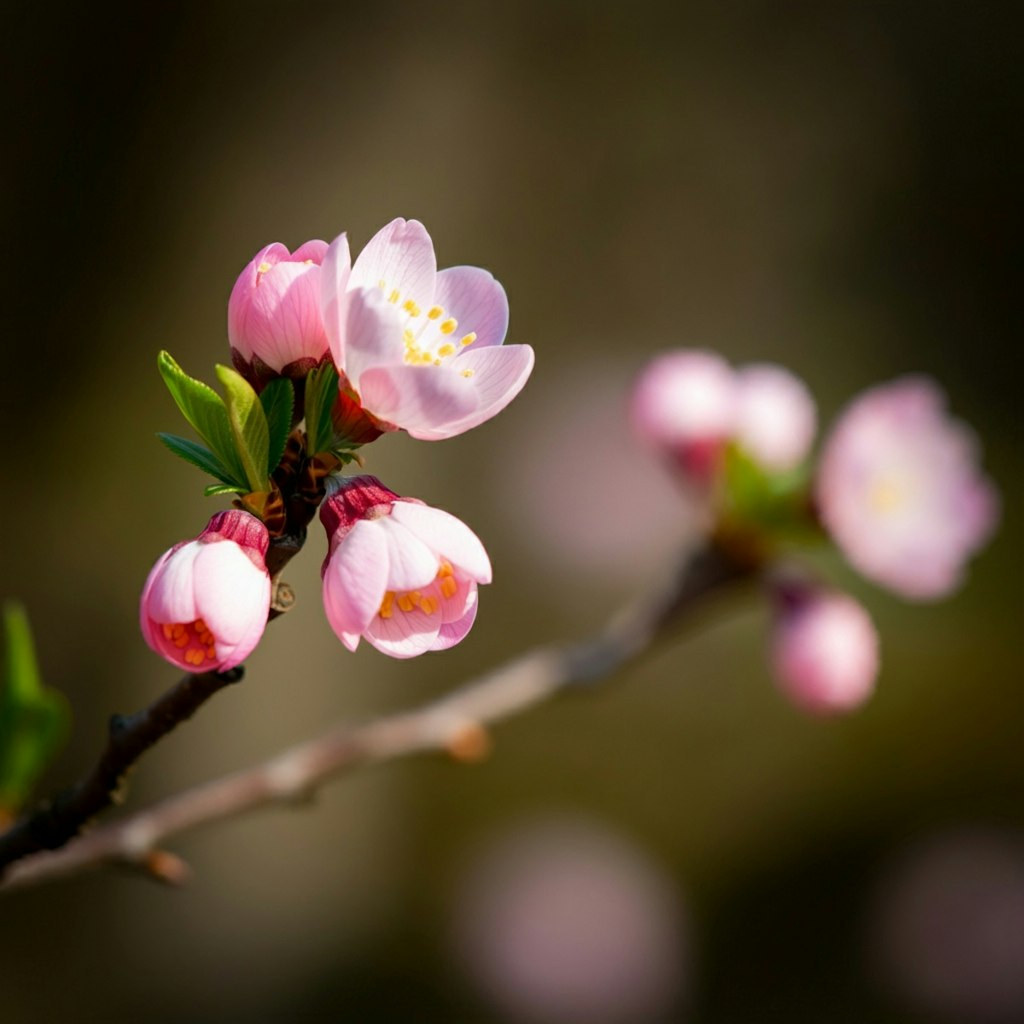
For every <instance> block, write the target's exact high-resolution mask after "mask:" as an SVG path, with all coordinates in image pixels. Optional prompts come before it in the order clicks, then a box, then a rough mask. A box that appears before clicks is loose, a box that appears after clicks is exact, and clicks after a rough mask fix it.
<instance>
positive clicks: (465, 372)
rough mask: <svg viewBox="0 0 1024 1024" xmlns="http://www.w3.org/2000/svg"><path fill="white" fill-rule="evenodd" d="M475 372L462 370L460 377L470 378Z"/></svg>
mask: <svg viewBox="0 0 1024 1024" xmlns="http://www.w3.org/2000/svg"><path fill="white" fill-rule="evenodd" d="M475 372H476V371H474V370H463V371H462V376H463V377H472V376H473V374H474V373H475Z"/></svg>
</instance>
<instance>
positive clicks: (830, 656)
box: [772, 583, 878, 714]
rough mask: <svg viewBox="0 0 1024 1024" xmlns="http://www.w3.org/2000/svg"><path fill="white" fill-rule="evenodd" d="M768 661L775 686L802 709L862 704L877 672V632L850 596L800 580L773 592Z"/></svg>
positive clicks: (820, 711) (823, 710) (823, 709)
mask: <svg viewBox="0 0 1024 1024" xmlns="http://www.w3.org/2000/svg"><path fill="white" fill-rule="evenodd" d="M775 601H776V610H775V621H774V623H773V632H772V665H773V668H774V671H775V676H776V680H777V682H778V685H779V689H781V690H782V692H783V693H785V694H786V696H787V697H789V698H790V700H792V702H793V703H794V704H795V705H796V706H797V707H799V708H801V709H803V710H804V711H809V712H812V713H814V714H835V713H839V712H844V711H852V710H853V709H854V708H857V707H860V705H861V704H863V703H864V702H865V701H866V700H867V699H868V698H869V697H870V696H871V694H872V693H873V691H874V688H875V679H876V677H877V675H878V633H877V632H876V630H875V627H874V624H873V623H872V621H871V618H870V616H869V615H868V613H867V611H866V610H865V609H864V608H863V607H862V606H861V605H860V604H859V603H858V602H857V601H855V600H854V599H853V598H852V597H849V596H847V595H846V594H841V593H838V592H836V591H826V590H821V589H818V588H817V587H815V586H813V585H811V586H805V585H803V584H799V583H798V584H793V585H790V584H785V585H782V586H780V587H779V589H778V591H777V593H776V595H775Z"/></svg>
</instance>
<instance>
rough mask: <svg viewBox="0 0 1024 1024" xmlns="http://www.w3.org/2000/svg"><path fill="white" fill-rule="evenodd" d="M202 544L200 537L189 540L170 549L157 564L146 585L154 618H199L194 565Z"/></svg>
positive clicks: (168, 620)
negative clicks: (198, 540)
mask: <svg viewBox="0 0 1024 1024" xmlns="http://www.w3.org/2000/svg"><path fill="white" fill-rule="evenodd" d="M201 546H202V545H200V544H199V543H198V542H197V541H189V543H187V544H183V545H181V547H179V548H177V549H176V550H173V551H168V552H167V554H165V555H164V556H163V557H162V558H161V559H160V561H158V562H157V563H156V565H155V566H153V570H152V572H151V573H150V574H149V579H148V580H147V581H146V586H145V588H144V589H143V602H144V604H145V606H146V611H147V612H148V616H149V618H151V619H152V620H153V621H154V622H160V623H178V622H193V621H195V619H196V602H195V584H194V567H195V560H196V556H197V555H198V554H199V549H200V547H201Z"/></svg>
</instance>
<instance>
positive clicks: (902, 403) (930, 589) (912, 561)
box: [817, 377, 998, 600]
mask: <svg viewBox="0 0 1024 1024" xmlns="http://www.w3.org/2000/svg"><path fill="white" fill-rule="evenodd" d="M817 498H818V503H819V505H820V509H821V517H822V519H823V520H824V522H825V525H826V526H827V527H828V530H829V532H830V533H831V534H832V537H833V538H834V539H835V541H836V542H837V543H838V545H839V546H840V548H841V549H842V550H843V553H844V554H845V555H846V557H847V558H848V559H849V560H850V562H851V563H852V564H853V565H854V566H855V567H856V568H857V569H858V570H859V571H860V572H862V573H863V574H864V575H865V576H868V577H870V578H871V579H873V580H875V581H876V582H878V583H881V584H883V585H885V586H887V587H889V588H890V589H892V590H894V591H896V592H897V593H900V594H902V595H903V596H905V597H909V598H917V599H921V600H926V599H930V598H939V597H942V596H944V595H946V594H948V593H950V592H951V591H953V590H954V589H955V588H956V587H957V585H958V584H959V583H960V580H961V577H962V574H963V565H964V562H965V561H966V560H967V558H968V557H969V556H970V555H971V554H972V553H973V552H975V551H976V550H977V549H978V548H980V547H981V546H982V545H983V544H984V543H985V541H986V540H987V539H988V537H989V536H990V534H991V533H992V530H993V528H994V526H995V523H996V520H997V518H998V496H997V494H996V491H995V488H994V487H993V486H992V484H991V483H990V482H989V481H988V479H987V478H986V477H984V476H983V475H982V473H981V472H980V470H979V469H978V446H977V443H976V441H975V438H974V435H973V434H972V433H971V431H970V430H969V429H968V428H967V427H966V426H965V425H964V424H962V423H961V422H959V421H958V420H954V419H952V418H950V417H949V415H948V414H947V412H946V409H945V398H944V396H943V394H942V392H941V391H940V390H939V388H938V387H937V386H936V385H935V384H934V383H933V382H932V381H931V380H929V379H927V378H923V377H907V378H903V379H901V380H896V381H893V382H892V383H889V384H883V385H881V386H879V387H876V388H873V389H871V390H870V391H867V392H865V393H864V394H862V395H860V396H859V397H858V398H855V399H854V401H853V402H852V403H851V404H850V406H849V407H848V408H847V409H846V411H845V412H844V413H843V414H842V415H841V417H840V419H839V422H838V423H837V424H836V426H835V428H834V429H833V431H832V433H831V435H830V436H829V438H828V440H827V441H826V443H825V448H824V451H823V454H822V460H821V466H820V470H819V476H818V481H817Z"/></svg>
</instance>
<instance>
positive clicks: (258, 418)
mask: <svg viewBox="0 0 1024 1024" xmlns="http://www.w3.org/2000/svg"><path fill="white" fill-rule="evenodd" d="M217 379H218V380H219V381H220V382H221V384H223V385H224V404H225V405H226V406H227V411H228V422H229V424H230V426H231V433H232V434H233V435H234V438H235V451H236V452H238V457H239V458H240V459H241V462H242V466H243V467H244V468H245V479H246V480H248V481H249V486H250V489H251V490H253V491H265V490H266V489H267V480H268V477H269V476H270V474H269V473H268V472H267V458H268V452H269V451H270V429H269V427H268V426H267V416H266V413H265V412H264V411H263V406H262V405H261V404H260V400H259V397H258V396H257V394H256V392H255V391H254V390H253V388H252V385H251V384H250V383H249V382H248V381H247V380H246V379H245V378H244V377H243V376H242V375H241V374H240V373H238V372H237V371H236V370H232V369H231V367H230V366H218V367H217Z"/></svg>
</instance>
